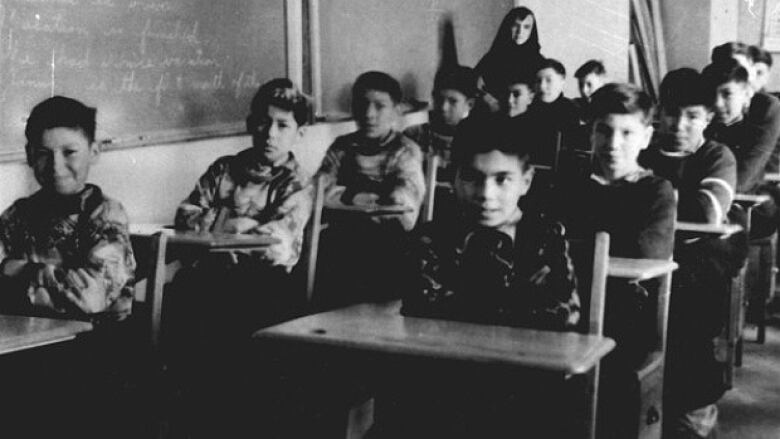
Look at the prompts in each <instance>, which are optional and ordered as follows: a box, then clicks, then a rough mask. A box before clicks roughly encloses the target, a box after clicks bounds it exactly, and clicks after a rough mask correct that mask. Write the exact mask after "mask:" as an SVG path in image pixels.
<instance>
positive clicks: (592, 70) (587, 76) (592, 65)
mask: <svg viewBox="0 0 780 439" xmlns="http://www.w3.org/2000/svg"><path fill="white" fill-rule="evenodd" d="M574 77H575V78H577V85H578V86H579V90H580V97H579V98H577V99H575V100H574V104H575V105H577V108H578V109H579V112H580V113H579V114H580V121H581V122H583V123H587V122H588V121H590V116H588V105H589V104H590V96H591V95H592V94H593V93H594V92H595V91H596V90H598V89H599V88H601V86H603V85H604V84H606V83H607V70H606V69H605V68H604V63H602V62H601V61H599V60H595V59H591V60H589V61H586V62H585V63H584V64H582V65H581V66H580V68H578V69H577V71H576V72H574Z"/></svg>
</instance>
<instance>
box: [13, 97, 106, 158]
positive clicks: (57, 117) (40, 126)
mask: <svg viewBox="0 0 780 439" xmlns="http://www.w3.org/2000/svg"><path fill="white" fill-rule="evenodd" d="M96 115H97V109H96V108H93V107H88V106H86V105H84V104H83V103H81V102H80V101H77V100H75V99H72V98H68V97H65V96H53V97H51V98H49V99H46V100H45V101H43V102H40V103H39V104H38V105H36V106H35V107H34V108H33V109H32V111H31V112H30V117H28V118H27V126H26V127H25V128H24V136H25V137H26V138H27V145H26V148H27V149H28V152H29V148H31V147H33V146H36V145H38V144H40V143H41V137H42V136H43V132H44V131H46V130H48V129H51V128H73V129H78V130H81V132H83V133H84V136H85V137H86V138H87V140H88V141H89V143H92V142H94V141H95V125H96V122H95V117H96Z"/></svg>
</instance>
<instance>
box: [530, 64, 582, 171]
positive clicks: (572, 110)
mask: <svg viewBox="0 0 780 439" xmlns="http://www.w3.org/2000/svg"><path fill="white" fill-rule="evenodd" d="M564 85H566V68H565V67H564V66H563V64H561V63H560V61H558V60H555V59H552V58H547V59H545V60H544V62H542V64H541V66H540V67H539V69H538V70H537V72H536V96H535V98H534V102H533V103H532V104H531V107H530V109H529V118H531V119H532V120H533V125H534V126H533V127H530V128H531V130H532V135H533V138H534V139H535V142H536V146H537V150H536V151H532V153H531V160H532V161H533V162H534V164H542V165H547V166H554V165H555V160H556V157H555V151H556V147H557V146H556V144H557V141H558V134H560V135H561V139H562V141H563V142H564V143H565V142H566V139H568V138H569V136H571V135H572V133H574V132H575V131H576V130H577V128H578V127H579V124H580V122H579V120H580V119H579V113H578V111H577V107H576V106H575V105H574V102H572V101H571V100H570V99H568V98H566V97H564V96H563V87H564ZM562 147H563V145H562Z"/></svg>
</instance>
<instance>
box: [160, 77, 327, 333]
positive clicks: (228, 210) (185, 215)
mask: <svg viewBox="0 0 780 439" xmlns="http://www.w3.org/2000/svg"><path fill="white" fill-rule="evenodd" d="M308 116H309V103H308V99H307V98H306V97H305V96H304V95H303V94H301V93H300V92H299V91H298V90H297V88H296V87H295V86H294V85H293V83H292V82H291V81H290V80H289V79H286V78H277V79H273V80H271V81H269V82H267V83H266V84H264V85H263V86H261V87H260V89H259V90H258V92H257V94H256V95H255V96H254V98H253V99H252V103H251V107H250V114H249V116H248V117H247V119H246V127H247V131H248V132H249V134H251V136H252V146H251V147H250V148H248V149H245V150H243V151H241V152H239V153H238V154H236V155H234V156H225V157H221V158H219V159H217V161H215V162H214V163H213V164H212V165H211V166H210V167H209V168H208V170H207V171H206V173H205V174H203V176H201V177H200V179H199V180H198V182H197V184H196V186H195V189H193V191H192V193H190V195H189V196H188V197H187V198H186V199H185V200H184V201H183V202H182V203H181V204H180V205H179V207H178V210H177V211H176V220H175V223H176V228H177V229H178V230H194V231H198V232H222V233H243V234H256V235H267V236H270V237H272V238H276V239H277V240H278V241H279V242H278V243H276V244H273V245H270V246H268V247H266V248H258V249H252V250H248V251H246V252H244V251H236V252H233V253H232V254H230V255H224V254H221V255H220V254H216V255H210V256H209V257H206V258H205V259H203V260H201V261H197V262H196V266H197V268H196V271H197V272H201V273H202V275H201V276H195V277H196V278H198V279H199V280H198V281H197V282H196V283H195V284H194V285H195V286H197V287H200V290H204V289H205V288H204V286H205V285H211V286H212V287H214V288H217V289H225V288H226V285H225V284H224V282H227V286H228V289H230V288H229V286H232V287H234V288H235V289H236V290H238V291H244V292H245V293H246V294H242V295H241V297H242V298H244V299H247V300H249V302H248V303H249V304H251V305H248V306H246V307H239V308H240V309H244V310H246V313H247V314H248V315H247V318H248V319H249V321H251V322H254V323H252V324H250V326H252V327H249V328H246V329H247V330H253V329H257V328H256V326H257V325H265V324H269V323H271V322H273V321H277V320H280V319H283V318H284V317H286V316H289V315H290V313H293V312H294V309H295V307H296V305H295V304H296V303H299V302H300V301H301V300H302V299H303V298H302V296H301V294H302V293H301V294H299V293H298V292H297V291H294V290H293V289H292V288H291V287H292V283H291V282H290V280H291V279H290V272H291V271H292V269H293V267H294V266H295V264H296V263H297V262H298V259H299V257H300V253H301V246H302V242H303V229H304V227H305V225H306V222H307V221H308V219H309V216H310V215H311V209H312V203H313V196H314V192H313V186H312V184H311V179H310V177H309V176H307V175H306V174H305V173H304V172H303V171H302V170H301V168H300V166H299V164H298V162H297V160H296V158H295V156H294V154H293V149H294V147H295V145H296V144H297V143H298V142H299V141H300V140H301V138H302V137H303V133H304V130H305V127H304V126H305V125H306V124H307V121H308ZM213 270H216V271H213ZM206 272H207V273H206ZM215 273H221V276H215ZM192 274H195V273H192ZM204 276H206V277H207V278H219V279H222V281H221V282H220V281H217V282H215V281H210V280H207V279H204V278H203V277H204ZM257 285H262V289H260V288H259V287H253V286H257ZM248 290H251V291H248ZM256 290H259V291H256ZM204 294H205V295H206V296H210V295H211V294H213V291H204ZM232 294H238V293H237V292H236V291H233V292H232ZM299 296H300V297H299ZM207 302H210V301H209V300H207ZM226 302H229V303H225V307H226V309H225V310H223V311H222V312H225V313H227V314H229V315H233V316H235V313H236V312H238V311H239V309H236V308H234V305H235V302H232V301H226ZM205 306H207V308H209V309H212V310H213V307H214V304H213V303H211V304H210V305H208V304H205ZM249 314H253V316H250V315H249ZM249 334H250V332H246V335H247V336H248V335H249Z"/></svg>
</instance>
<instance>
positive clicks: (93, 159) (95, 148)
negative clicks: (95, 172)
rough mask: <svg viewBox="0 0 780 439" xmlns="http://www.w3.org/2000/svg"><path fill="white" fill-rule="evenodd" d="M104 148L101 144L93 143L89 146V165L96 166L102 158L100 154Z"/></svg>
mask: <svg viewBox="0 0 780 439" xmlns="http://www.w3.org/2000/svg"><path fill="white" fill-rule="evenodd" d="M102 149H103V148H102V147H101V145H100V142H96V141H94V140H93V141H92V143H90V144H89V163H90V164H93V165H94V164H95V163H97V161H98V159H99V158H100V152H101V150H102Z"/></svg>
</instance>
